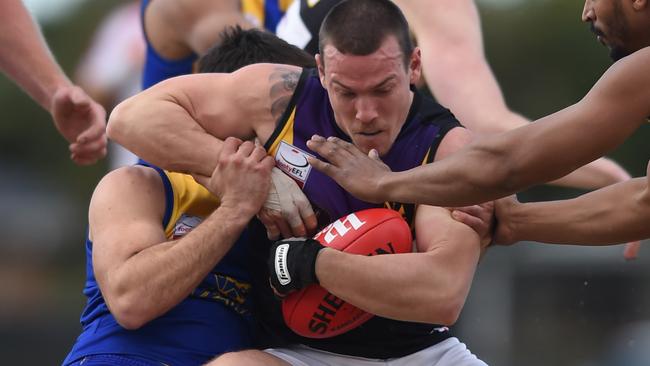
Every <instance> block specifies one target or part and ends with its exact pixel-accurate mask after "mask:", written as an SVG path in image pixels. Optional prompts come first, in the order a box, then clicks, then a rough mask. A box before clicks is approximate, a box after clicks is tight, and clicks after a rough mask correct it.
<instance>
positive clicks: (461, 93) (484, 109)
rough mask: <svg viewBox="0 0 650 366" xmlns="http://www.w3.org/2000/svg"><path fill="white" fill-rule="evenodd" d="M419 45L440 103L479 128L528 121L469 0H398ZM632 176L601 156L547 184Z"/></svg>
mask: <svg viewBox="0 0 650 366" xmlns="http://www.w3.org/2000/svg"><path fill="white" fill-rule="evenodd" d="M396 3H397V4H398V5H399V6H400V8H401V9H402V11H403V12H404V14H405V15H406V17H407V19H408V20H409V24H410V25H411V28H412V29H413V33H414V34H415V36H416V37H417V40H418V45H419V46H420V48H421V49H422V55H423V57H422V60H423V63H422V68H423V71H424V76H425V78H426V81H427V85H428V86H429V89H430V90H431V92H432V93H433V94H434V95H435V97H436V99H437V100H438V101H440V103H441V104H443V105H444V106H446V107H447V108H449V109H451V111H452V112H453V113H454V114H455V115H456V117H457V118H458V120H459V121H461V122H462V123H463V125H464V126H465V127H467V128H469V129H470V130H472V131H473V132H476V133H478V134H492V133H501V132H506V131H509V130H512V129H515V128H517V127H521V126H525V125H526V124H527V123H528V122H529V121H528V119H526V118H524V117H522V116H521V115H519V114H517V113H515V112H514V111H512V110H511V109H510V108H509V107H508V106H507V105H506V101H505V99H504V97H503V94H502V93H501V89H500V87H499V84H498V83H497V80H496V77H495V76H494V74H493V73H492V70H491V69H490V65H489V64H488V62H487V60H486V58H485V52H484V49H483V37H482V35H481V20H480V17H479V13H478V9H477V7H476V4H475V3H474V1H473V0H399V1H396ZM629 178H630V176H629V175H628V174H627V172H626V171H625V170H624V169H623V168H621V167H620V166H619V165H618V164H616V163H615V162H614V161H612V160H610V159H607V158H600V159H598V160H596V161H594V162H591V163H589V164H587V165H586V166H584V167H580V168H578V169H577V170H576V171H574V172H572V173H570V174H569V175H567V176H565V177H562V178H560V179H558V180H556V181H553V182H550V183H551V184H556V185H561V186H568V187H577V188H583V189H594V188H600V187H604V186H606V185H609V184H613V183H617V182H620V181H623V180H626V179H629Z"/></svg>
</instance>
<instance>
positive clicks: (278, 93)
mask: <svg viewBox="0 0 650 366" xmlns="http://www.w3.org/2000/svg"><path fill="white" fill-rule="evenodd" d="M299 79H300V71H297V70H295V69H288V68H286V67H278V68H277V69H276V70H275V71H273V72H272V73H271V75H270V76H269V81H270V82H271V90H270V94H271V115H272V116H273V118H275V119H276V120H277V119H279V118H280V117H281V116H282V113H284V111H285V110H286V109H287V107H288V106H289V102H290V101H291V97H292V96H293V92H294V91H295V90H296V87H297V86H298V80H299Z"/></svg>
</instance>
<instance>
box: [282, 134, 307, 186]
mask: <svg viewBox="0 0 650 366" xmlns="http://www.w3.org/2000/svg"><path fill="white" fill-rule="evenodd" d="M308 156H313V155H311V154H309V153H307V152H305V151H303V150H301V149H299V148H297V147H295V146H293V145H291V144H287V143H286V142H284V141H280V146H279V147H278V151H277V152H276V153H275V165H276V166H277V167H278V168H279V169H280V170H282V171H283V172H285V173H286V174H287V175H289V176H290V177H291V178H293V179H294V180H296V181H297V182H298V185H300V186H301V187H302V186H303V185H304V184H305V182H306V181H307V177H308V176H309V172H311V165H309V163H308V162H307V157H308Z"/></svg>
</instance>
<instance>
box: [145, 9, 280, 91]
mask: <svg viewBox="0 0 650 366" xmlns="http://www.w3.org/2000/svg"><path fill="white" fill-rule="evenodd" d="M151 1H152V0H142V3H141V12H140V15H141V19H144V12H145V10H146V8H147V6H148V5H149V3H151ZM205 1H222V0H205ZM291 2H292V0H241V4H240V6H241V11H242V13H243V14H244V17H245V18H246V19H247V20H248V21H249V22H251V23H252V24H253V25H255V26H256V27H259V28H266V29H267V30H269V31H271V32H275V28H276V27H277V25H278V22H279V21H280V19H281V18H282V16H283V15H284V12H285V11H286V10H287V8H288V7H289V5H290V4H291ZM142 24H144V22H142ZM142 31H143V34H144V39H145V42H146V57H145V64H144V71H143V75H142V89H146V88H148V87H150V86H152V85H154V84H156V83H159V82H161V81H163V80H165V79H169V78H171V77H174V76H179V75H187V74H191V73H192V67H193V65H194V62H195V61H196V60H197V58H198V55H196V54H194V53H193V54H191V55H189V56H187V57H185V58H182V59H178V60H170V59H166V58H164V57H163V56H162V55H160V54H159V53H158V52H156V50H155V49H154V48H153V46H152V45H151V43H150V42H149V38H148V37H147V31H146V29H144V26H143V27H142Z"/></svg>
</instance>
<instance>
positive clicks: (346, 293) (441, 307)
mask: <svg viewBox="0 0 650 366" xmlns="http://www.w3.org/2000/svg"><path fill="white" fill-rule="evenodd" d="M431 254H432V253H409V254H389V255H378V256H372V257H368V256H363V255H352V254H347V253H343V252H338V251H335V250H323V251H322V252H321V253H320V254H319V257H318V260H317V265H316V275H317V277H318V279H319V282H320V284H321V286H323V287H324V288H326V289H327V290H328V291H330V292H331V293H332V294H334V295H336V296H338V297H339V298H341V299H343V300H345V301H347V302H349V303H351V304H353V305H355V306H357V307H359V308H361V309H363V310H365V311H367V312H369V313H372V314H376V315H379V316H383V317H388V318H392V319H397V320H404V321H416V322H423V323H431V324H445V325H450V324H452V323H454V322H455V321H456V319H457V317H458V313H459V311H460V309H461V308H462V305H463V303H464V301H465V298H466V296H467V292H468V291H469V286H470V284H471V281H472V276H473V274H474V268H475V266H476V263H477V262H478V249H477V250H476V255H475V256H472V255H470V256H462V255H459V256H458V257H457V259H455V260H453V261H447V262H439V263H438V262H436V263H434V262H435V261H433V262H432V261H431V257H430V255H431Z"/></svg>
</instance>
